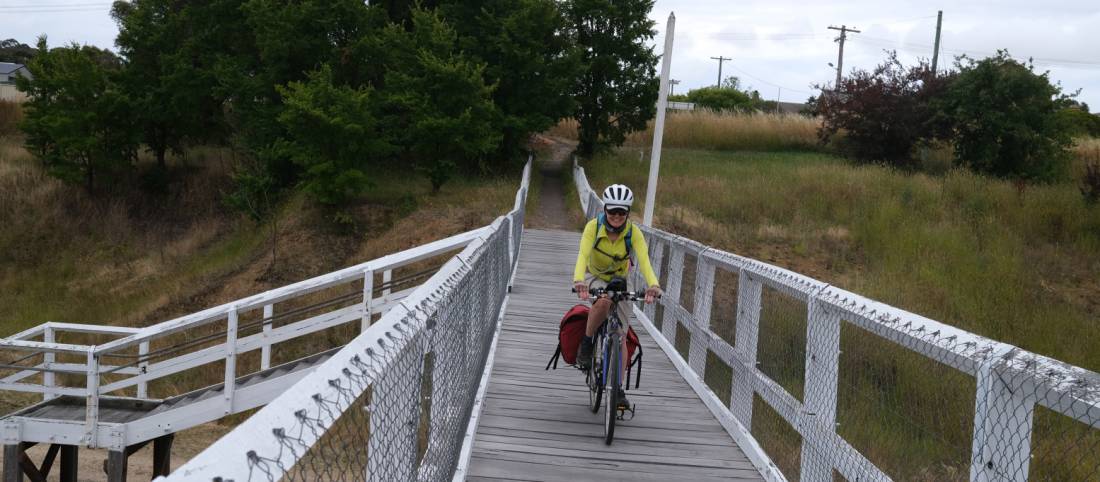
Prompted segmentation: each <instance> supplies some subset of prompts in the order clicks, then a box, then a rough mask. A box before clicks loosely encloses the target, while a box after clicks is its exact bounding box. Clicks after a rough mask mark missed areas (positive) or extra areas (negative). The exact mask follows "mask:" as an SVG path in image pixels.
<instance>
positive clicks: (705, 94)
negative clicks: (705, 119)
mask: <svg viewBox="0 0 1100 482" xmlns="http://www.w3.org/2000/svg"><path fill="white" fill-rule="evenodd" d="M687 98H688V102H694V103H695V105H696V106H697V107H700V108H703V109H710V110H713V111H730V112H742V111H747V110H751V109H752V108H753V107H754V104H753V100H752V97H751V96H749V94H746V93H744V92H741V91H740V90H737V89H731V88H726V87H714V86H711V87H702V88H699V89H692V90H690V91H688V93H687Z"/></svg>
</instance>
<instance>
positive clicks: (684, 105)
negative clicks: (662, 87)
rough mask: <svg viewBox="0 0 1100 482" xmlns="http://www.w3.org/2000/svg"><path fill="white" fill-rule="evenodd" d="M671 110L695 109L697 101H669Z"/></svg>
mask: <svg viewBox="0 0 1100 482" xmlns="http://www.w3.org/2000/svg"><path fill="white" fill-rule="evenodd" d="M668 108H669V110H695V103H693V102H671V101H670V102H669V103H668Z"/></svg>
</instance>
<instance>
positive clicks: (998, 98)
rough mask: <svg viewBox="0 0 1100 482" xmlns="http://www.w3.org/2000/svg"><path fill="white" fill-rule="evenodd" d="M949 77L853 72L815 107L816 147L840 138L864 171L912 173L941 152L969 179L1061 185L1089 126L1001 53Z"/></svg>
mask: <svg viewBox="0 0 1100 482" xmlns="http://www.w3.org/2000/svg"><path fill="white" fill-rule="evenodd" d="M955 67H956V70H955V71H951V72H948V73H946V74H944V73H941V74H936V73H934V72H932V71H931V69H930V68H929V67H928V65H927V64H925V63H923V62H922V63H920V64H918V65H916V66H913V67H909V68H905V67H904V66H902V65H901V63H900V62H898V60H897V58H896V56H894V55H893V54H890V56H889V58H888V59H887V60H886V61H885V62H884V63H883V64H882V65H880V66H878V67H877V68H875V69H874V70H873V71H870V72H868V71H862V70H857V71H855V72H854V73H853V74H852V75H850V76H848V77H846V78H845V79H844V80H842V81H841V83H840V85H838V86H836V87H835V88H834V89H831V90H824V91H823V93H822V95H821V96H820V97H817V98H815V99H814V101H813V104H814V105H813V110H814V112H817V113H819V114H820V115H822V116H823V118H824V123H823V126H822V129H821V131H820V134H821V137H822V139H823V140H826V141H827V140H829V139H831V138H833V137H834V136H836V135H837V134H841V133H842V134H843V135H842V138H841V139H842V140H841V142H840V143H838V146H839V147H840V149H841V152H842V153H843V154H845V155H847V156H849V157H851V158H854V159H856V160H859V161H862V162H876V163H884V164H888V165H892V166H898V167H903V168H906V169H914V168H919V167H920V160H921V159H920V158H921V155H920V154H919V153H918V148H920V149H921V150H924V149H927V148H928V147H929V146H936V145H944V144H946V145H950V146H951V147H952V149H953V152H954V164H955V165H959V166H965V167H968V168H970V169H973V170H974V171H976V172H981V173H985V174H990V175H994V176H998V177H1003V178H1011V179H1023V180H1037V181H1047V182H1049V181H1054V180H1059V179H1064V178H1065V176H1066V174H1067V172H1068V171H1067V169H1066V167H1067V161H1068V159H1069V157H1070V153H1069V148H1070V147H1071V146H1072V144H1073V142H1072V137H1073V136H1074V135H1075V134H1087V133H1088V132H1090V131H1089V129H1091V128H1092V127H1093V123H1094V120H1093V117H1094V116H1091V115H1090V114H1088V113H1087V112H1082V111H1081V110H1080V107H1081V106H1080V105H1077V104H1076V103H1075V102H1074V101H1073V100H1072V98H1071V96H1067V95H1065V94H1063V93H1062V91H1061V88H1060V87H1059V86H1057V85H1054V84H1051V82H1050V79H1049V78H1048V77H1047V74H1046V73H1037V72H1035V69H1034V67H1033V66H1032V65H1030V64H1024V63H1021V62H1018V61H1016V60H1015V59H1013V58H1012V57H1011V56H1009V55H1008V53H1007V52H1005V51H1000V52H998V53H997V55H995V56H993V57H988V58H985V59H981V60H972V59H968V58H965V57H963V58H960V59H959V60H958V61H957V62H956V64H955ZM1084 108H1085V109H1087V106H1084Z"/></svg>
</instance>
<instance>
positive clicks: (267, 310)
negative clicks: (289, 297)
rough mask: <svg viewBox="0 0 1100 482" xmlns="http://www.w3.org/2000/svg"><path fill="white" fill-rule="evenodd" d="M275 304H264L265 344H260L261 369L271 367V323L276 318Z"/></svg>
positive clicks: (273, 322)
mask: <svg viewBox="0 0 1100 482" xmlns="http://www.w3.org/2000/svg"><path fill="white" fill-rule="evenodd" d="M272 316H275V305H264V322H263V335H262V336H263V344H261V345H260V370H267V369H268V368H271V325H273V324H275V320H272V319H271V317H272Z"/></svg>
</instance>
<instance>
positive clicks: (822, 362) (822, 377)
mask: <svg viewBox="0 0 1100 482" xmlns="http://www.w3.org/2000/svg"><path fill="white" fill-rule="evenodd" d="M839 366H840V317H839V316H832V315H831V314H830V313H829V312H828V311H827V310H826V309H825V306H824V303H821V302H819V301H818V299H817V296H816V293H815V294H814V295H811V296H810V298H809V301H808V302H807V306H806V385H805V389H804V390H803V398H804V400H805V401H804V405H803V420H806V421H812V422H816V423H815V425H816V427H811V428H810V430H809V432H810V433H816V434H817V435H816V436H813V437H807V436H803V438H802V457H801V458H802V481H803V482H806V481H828V482H831V481H832V480H833V465H834V461H835V460H836V459H837V457H836V455H837V454H832V453H825V452H824V450H826V448H827V447H831V446H832V445H831V444H826V443H822V442H823V441H824V440H826V439H825V437H823V435H826V434H833V433H835V432H836V396H837V372H838V370H839ZM822 430H823V431H826V432H825V433H821V432H819V431H822ZM803 433H806V432H803Z"/></svg>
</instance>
